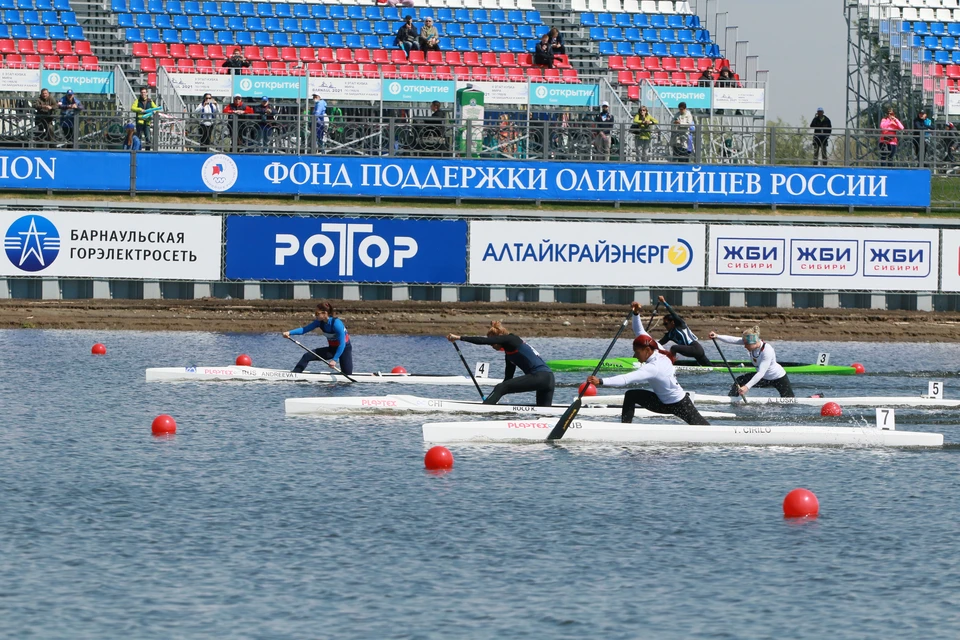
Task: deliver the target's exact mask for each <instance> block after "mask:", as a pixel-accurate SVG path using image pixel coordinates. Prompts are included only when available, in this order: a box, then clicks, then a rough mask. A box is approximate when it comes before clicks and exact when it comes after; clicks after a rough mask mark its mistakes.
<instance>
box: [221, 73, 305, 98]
mask: <svg viewBox="0 0 960 640" xmlns="http://www.w3.org/2000/svg"><path fill="white" fill-rule="evenodd" d="M233 93H234V94H238V93H239V94H240V95H242V96H246V97H248V98H256V99H257V100H259V99H260V98H262V97H264V96H266V97H268V98H270V99H271V100H278V99H285V100H296V99H298V98H306V97H307V79H306V78H304V77H297V76H233Z"/></svg>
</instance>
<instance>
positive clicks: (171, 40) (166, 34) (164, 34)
mask: <svg viewBox="0 0 960 640" xmlns="http://www.w3.org/2000/svg"><path fill="white" fill-rule="evenodd" d="M160 37H161V39H162V40H163V41H164V42H166V43H167V44H176V43H179V42H180V32H179V31H177V30H175V29H164V30H163V31H161V32H160Z"/></svg>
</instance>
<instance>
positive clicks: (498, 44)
mask: <svg viewBox="0 0 960 640" xmlns="http://www.w3.org/2000/svg"><path fill="white" fill-rule="evenodd" d="M490 51H493V52H494V53H506V52H507V41H506V40H504V39H502V38H494V39H493V40H491V41H490Z"/></svg>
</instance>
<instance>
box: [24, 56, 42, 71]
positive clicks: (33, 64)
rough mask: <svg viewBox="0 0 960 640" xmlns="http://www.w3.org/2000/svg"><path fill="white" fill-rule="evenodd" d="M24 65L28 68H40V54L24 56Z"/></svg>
mask: <svg viewBox="0 0 960 640" xmlns="http://www.w3.org/2000/svg"><path fill="white" fill-rule="evenodd" d="M23 66H24V68H26V69H39V68H40V56H38V55H27V56H23Z"/></svg>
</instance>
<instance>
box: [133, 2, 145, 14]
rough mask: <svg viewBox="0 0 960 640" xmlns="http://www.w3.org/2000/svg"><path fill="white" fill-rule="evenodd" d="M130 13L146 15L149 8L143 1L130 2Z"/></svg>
mask: <svg viewBox="0 0 960 640" xmlns="http://www.w3.org/2000/svg"><path fill="white" fill-rule="evenodd" d="M129 6H130V13H146V12H147V7H146V5H144V3H143V0H130V5H129Z"/></svg>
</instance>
